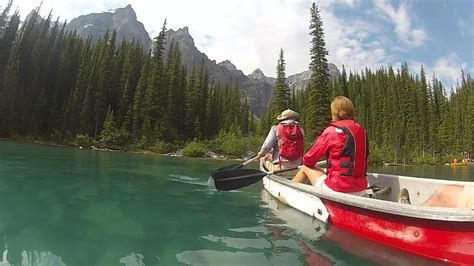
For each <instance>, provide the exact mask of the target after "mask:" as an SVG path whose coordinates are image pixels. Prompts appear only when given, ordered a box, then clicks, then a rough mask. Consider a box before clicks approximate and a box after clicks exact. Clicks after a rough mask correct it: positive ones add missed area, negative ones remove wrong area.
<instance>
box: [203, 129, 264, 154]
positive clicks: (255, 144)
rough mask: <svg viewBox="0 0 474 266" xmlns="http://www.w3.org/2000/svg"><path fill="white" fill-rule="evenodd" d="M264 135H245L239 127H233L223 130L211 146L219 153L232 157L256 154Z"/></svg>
mask: <svg viewBox="0 0 474 266" xmlns="http://www.w3.org/2000/svg"><path fill="white" fill-rule="evenodd" d="M262 141H263V139H262V137H260V136H247V137H243V136H242V132H241V131H240V129H239V128H233V130H231V131H229V132H224V131H221V133H220V134H219V135H218V136H217V138H216V139H215V140H213V141H212V142H211V148H212V149H213V150H215V151H216V152H217V153H219V154H223V155H226V156H228V157H231V158H242V157H244V156H248V155H255V154H256V153H257V150H258V149H259V148H260V146H261V145H262Z"/></svg>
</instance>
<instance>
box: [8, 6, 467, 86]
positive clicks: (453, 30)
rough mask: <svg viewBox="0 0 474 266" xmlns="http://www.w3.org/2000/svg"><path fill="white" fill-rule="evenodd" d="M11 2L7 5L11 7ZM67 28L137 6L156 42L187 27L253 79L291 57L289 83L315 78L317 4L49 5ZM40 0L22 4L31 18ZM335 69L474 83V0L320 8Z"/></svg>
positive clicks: (215, 56) (211, 52) (209, 51)
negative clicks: (311, 69) (466, 77)
mask: <svg viewBox="0 0 474 266" xmlns="http://www.w3.org/2000/svg"><path fill="white" fill-rule="evenodd" d="M6 2H7V0H0V5H2V6H4V5H5V3H6ZM42 2H43V5H42V9H41V11H40V13H41V14H42V15H47V14H48V13H49V11H50V10H52V12H53V16H54V17H59V18H60V20H61V21H63V20H66V19H67V20H69V21H70V20H71V19H73V18H75V17H77V16H79V15H82V14H88V13H99V12H103V11H107V10H111V9H115V8H119V7H125V6H126V5H127V4H131V5H132V7H133V9H134V10H135V12H136V13H137V17H138V20H139V21H141V22H142V23H143V24H144V25H145V29H146V30H147V31H148V32H149V33H150V35H151V37H155V36H156V35H157V33H158V32H159V31H160V29H161V27H162V25H163V21H164V20H165V19H166V20H167V27H168V28H172V29H174V30H177V29H179V28H182V27H184V26H188V27H189V32H190V34H191V35H192V37H193V38H194V41H195V44H196V46H197V48H198V49H199V50H200V51H201V52H203V53H205V54H206V55H207V56H208V57H209V58H210V59H211V60H216V61H217V62H221V61H224V60H230V61H231V62H232V63H234V65H236V67H237V68H238V69H241V70H242V71H243V72H244V73H245V74H250V73H251V72H252V71H254V70H255V69H257V68H260V69H261V70H262V71H263V72H264V73H265V75H266V76H275V75H276V74H275V73H276V64H277V61H278V56H279V51H280V49H283V52H284V58H285V61H286V74H287V76H290V75H293V74H296V73H300V72H302V71H305V70H308V66H309V62H310V55H309V50H310V36H309V29H308V28H309V21H310V13H309V12H310V11H309V10H310V6H311V4H312V2H313V1H311V0H225V1H224V0H199V1H196V0H167V1H164V0H158V1H147V0H134V1H131V0H128V1H127V0H62V1H57V0H43V1H42ZM39 3H40V0H14V4H13V6H14V8H13V9H15V7H18V9H19V10H20V14H21V17H22V18H24V17H25V16H26V15H27V14H28V13H29V11H30V10H31V9H33V8H35V7H36V6H37V5H38V4H39ZM316 5H318V7H319V8H320V10H321V12H320V15H321V17H322V20H323V28H324V33H325V40H326V49H327V50H328V52H329V55H328V57H327V58H328V62H330V63H334V64H335V65H336V66H337V67H338V68H339V69H342V65H344V66H345V68H346V70H347V71H353V72H360V71H361V70H364V69H365V68H366V67H368V68H370V69H372V70H377V69H379V68H381V67H382V66H383V67H386V66H388V65H392V66H394V67H399V66H400V64H401V63H403V62H406V63H407V64H408V66H409V68H410V71H411V72H412V73H419V72H420V69H421V65H423V67H424V69H425V72H426V73H427V75H428V78H431V76H432V75H433V74H435V75H436V76H437V77H438V78H439V79H441V81H442V82H443V83H444V84H445V86H448V87H449V86H450V85H455V84H456V82H457V81H459V79H460V76H461V68H462V69H463V70H464V72H465V73H470V74H471V76H472V75H474V18H473V17H474V1H473V0H410V1H408V0H393V1H389V0H319V1H316Z"/></svg>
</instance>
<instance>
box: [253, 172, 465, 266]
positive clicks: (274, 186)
mask: <svg viewBox="0 0 474 266" xmlns="http://www.w3.org/2000/svg"><path fill="white" fill-rule="evenodd" d="M261 169H262V170H264V168H263V167H262V166H261ZM368 179H369V187H374V189H371V190H368V195H372V196H374V197H375V198H369V197H358V196H353V195H349V194H344V193H339V192H333V191H326V190H322V189H320V188H315V187H313V186H310V185H306V184H299V183H295V182H292V181H291V180H289V179H287V178H285V177H283V176H278V175H267V176H265V177H264V178H263V186H264V188H265V190H267V191H268V192H269V193H270V194H271V195H272V196H273V197H275V198H277V199H278V200H279V201H280V202H282V203H285V204H287V205H289V206H291V207H293V208H295V209H297V210H299V211H301V212H303V213H306V214H308V215H310V216H312V217H314V218H316V219H318V220H320V221H322V222H324V223H326V222H329V223H330V224H331V225H333V226H336V227H338V228H340V229H343V230H345V231H348V232H351V233H353V234H356V235H359V236H361V237H364V238H367V239H370V240H372V241H376V242H378V243H381V244H384V245H388V246H391V247H394V248H397V249H401V250H404V251H407V252H409V253H412V254H416V255H419V256H422V257H425V258H428V259H432V260H436V261H438V262H444V263H447V262H448V263H458V264H468V265H472V264H474V210H470V209H457V208H438V207H424V206H418V205H417V204H421V203H422V202H424V201H425V200H426V199H427V198H428V197H429V196H431V194H432V193H433V192H434V191H435V190H436V189H437V188H438V187H440V186H441V185H473V186H474V182H460V181H448V180H437V179H427V178H415V177H408V176H398V175H389V174H377V173H371V174H368ZM376 188H380V190H379V191H384V192H385V193H383V194H381V193H377V192H375V193H371V191H376V190H377V189H376ZM402 188H406V189H407V190H408V192H409V194H410V200H411V202H412V205H410V204H400V203H398V202H397V200H398V194H399V191H400V190H401V189H402Z"/></svg>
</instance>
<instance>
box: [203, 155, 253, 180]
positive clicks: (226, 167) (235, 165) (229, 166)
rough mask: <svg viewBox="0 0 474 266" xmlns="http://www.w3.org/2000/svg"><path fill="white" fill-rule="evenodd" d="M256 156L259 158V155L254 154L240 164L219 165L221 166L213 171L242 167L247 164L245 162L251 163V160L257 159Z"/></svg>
mask: <svg viewBox="0 0 474 266" xmlns="http://www.w3.org/2000/svg"><path fill="white" fill-rule="evenodd" d="M258 158H260V157H259V156H255V157H253V158H251V159H249V160H247V161H245V162H243V163H241V164H231V165H228V166H224V167H221V168H219V169H217V170H216V171H214V173H216V172H220V171H227V170H233V169H239V168H242V167H244V166H245V165H247V164H249V163H251V162H253V161H255V160H257V159H258ZM214 173H213V174H211V176H212V175H214Z"/></svg>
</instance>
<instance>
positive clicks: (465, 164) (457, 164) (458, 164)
mask: <svg viewBox="0 0 474 266" xmlns="http://www.w3.org/2000/svg"><path fill="white" fill-rule="evenodd" d="M468 165H469V164H468V163H451V166H453V167H457V166H468Z"/></svg>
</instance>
